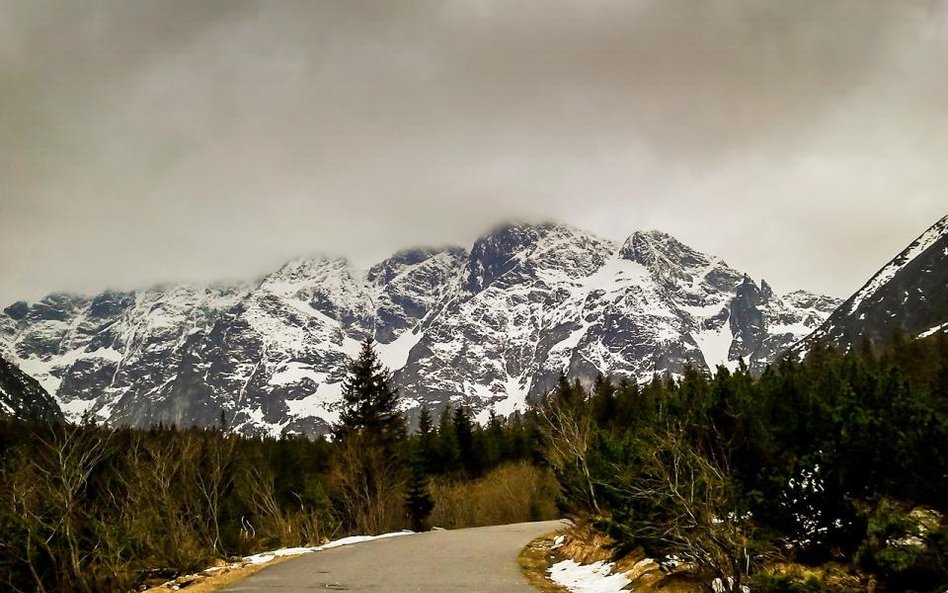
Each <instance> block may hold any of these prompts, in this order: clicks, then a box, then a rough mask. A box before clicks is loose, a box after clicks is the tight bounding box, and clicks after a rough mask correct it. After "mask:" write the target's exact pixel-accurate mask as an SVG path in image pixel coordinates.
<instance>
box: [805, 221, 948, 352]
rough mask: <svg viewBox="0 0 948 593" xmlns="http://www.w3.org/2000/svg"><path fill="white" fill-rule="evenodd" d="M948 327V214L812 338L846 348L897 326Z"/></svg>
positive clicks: (882, 338) (910, 330)
mask: <svg viewBox="0 0 948 593" xmlns="http://www.w3.org/2000/svg"><path fill="white" fill-rule="evenodd" d="M946 328H948V216H945V217H944V218H942V219H941V220H939V221H938V222H936V223H935V224H934V225H932V226H931V227H929V228H928V229H927V230H926V231H925V232H923V233H922V234H921V235H920V236H919V237H918V238H917V239H916V240H915V241H913V242H912V243H911V244H909V246H908V247H906V248H905V249H904V250H902V252H901V253H899V254H898V255H897V256H895V258H893V259H892V260H891V261H890V262H889V263H887V264H886V265H885V266H883V267H882V269H880V270H879V271H878V272H877V273H876V274H875V275H874V276H873V277H872V278H870V279H869V281H868V282H866V284H865V285H863V287H862V288H860V289H859V290H858V291H856V293H855V294H853V296H851V297H850V298H849V299H847V300H846V301H845V302H844V303H843V304H842V305H841V306H840V307H839V308H838V309H837V310H836V311H835V312H834V313H833V314H832V315H831V316H830V317H829V318H828V319H827V320H826V322H825V323H823V324H822V325H821V326H820V327H819V329H817V330H816V331H815V332H814V333H813V334H812V335H811V336H809V337H808V338H807V340H806V341H804V342H803V343H801V344H800V345H799V346H797V347H796V349H797V350H800V351H802V350H804V349H805V348H806V344H807V343H809V342H810V341H812V340H820V341H822V342H824V343H826V344H829V345H831V346H833V347H836V348H842V349H848V348H852V347H854V346H857V345H858V344H859V342H860V341H861V340H862V339H864V338H868V339H869V340H871V341H872V342H873V343H875V344H883V343H886V342H888V341H889V340H890V339H891V338H892V335H893V332H895V331H901V332H903V333H904V334H906V335H908V336H923V337H924V336H926V335H931V334H933V333H935V332H937V331H939V330H941V329H946Z"/></svg>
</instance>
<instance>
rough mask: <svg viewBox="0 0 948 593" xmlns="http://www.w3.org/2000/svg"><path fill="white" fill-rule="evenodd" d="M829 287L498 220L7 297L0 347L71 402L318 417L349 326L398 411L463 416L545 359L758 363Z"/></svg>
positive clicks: (800, 331) (332, 388)
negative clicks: (387, 244) (370, 352)
mask: <svg viewBox="0 0 948 593" xmlns="http://www.w3.org/2000/svg"><path fill="white" fill-rule="evenodd" d="M837 305H838V301H837V300H836V299H833V298H831V297H823V296H818V295H812V294H810V293H806V292H803V291H797V292H793V293H790V294H787V295H782V296H781V295H776V294H774V292H773V291H772V290H771V289H770V287H769V286H768V285H767V284H766V283H765V282H763V281H761V282H760V283H759V284H758V283H756V282H754V281H753V280H752V279H751V278H749V277H748V276H746V275H745V274H743V273H741V272H738V271H736V270H734V269H733V268H731V267H729V266H728V265H727V264H726V263H725V262H724V261H722V260H721V259H720V258H716V257H713V256H709V255H706V254H703V253H700V252H699V251H697V250H694V249H692V248H690V247H688V246H686V245H684V244H682V243H681V242H679V241H677V240H676V239H675V238H673V237H671V236H670V235H667V234H665V233H662V232H658V231H648V232H636V233H634V234H632V235H631V236H630V237H629V238H628V239H626V240H625V241H624V242H616V241H611V240H608V239H603V238H601V237H597V236H595V235H594V234H592V233H588V232H586V231H583V230H580V229H576V228H572V227H569V226H565V225H556V224H542V225H525V224H524V225H507V226H504V227H501V228H498V229H495V230H494V231H492V232H490V233H488V234H486V235H484V236H482V237H481V238H479V239H478V240H477V241H475V243H474V244H473V245H472V246H471V248H470V250H466V249H463V248H459V247H449V248H442V249H414V250H406V251H401V252H398V253H396V254H395V255H393V256H392V257H390V258H387V259H385V260H384V261H382V262H380V263H378V264H377V265H375V266H373V267H372V268H370V269H369V270H367V271H359V270H356V269H354V268H353V267H352V266H351V265H350V264H349V263H348V262H347V261H346V260H344V259H339V258H304V259H299V260H295V261H292V262H289V263H287V264H286V265H284V266H282V267H281V268H280V269H279V270H276V271H275V272H273V273H271V274H269V275H267V276H264V277H263V278H261V279H259V280H258V281H255V282H248V283H244V284H232V285H207V286H196V285H180V286H167V287H158V288H153V289H149V290H143V291H135V292H117V291H106V292H103V293H101V294H99V295H95V296H92V297H84V296H74V295H65V294H54V295H50V296H48V297H46V298H44V299H42V300H41V301H40V302H38V303H32V304H27V303H22V302H20V303H15V304H13V305H11V306H9V307H7V308H6V309H4V312H3V313H2V314H0V355H3V356H6V357H7V358H9V359H10V360H14V361H15V362H16V363H17V364H18V365H19V366H20V368H22V369H23V370H24V371H25V372H27V373H29V374H30V375H32V376H34V377H36V378H37V379H38V380H39V381H40V383H42V385H43V386H44V387H45V388H46V389H47V390H48V391H49V392H50V393H51V394H53V395H54V396H55V398H56V400H57V401H58V402H59V404H60V406H61V407H62V409H63V412H64V413H65V414H66V416H67V417H68V418H71V419H76V418H79V417H81V416H83V415H87V416H89V417H91V418H93V419H96V420H99V421H104V422H109V423H113V424H132V425H137V426H148V425H153V424H156V423H158V422H163V423H166V424H168V423H174V424H178V425H181V426H185V425H217V424H219V423H220V422H222V421H223V422H224V423H225V424H226V425H227V426H228V427H229V428H230V429H233V430H236V431H239V432H243V433H248V434H280V433H281V432H294V433H304V434H319V433H322V432H325V431H326V430H327V428H328V426H329V424H330V423H332V422H333V421H334V420H335V419H336V418H337V412H336V411H335V410H334V403H335V402H337V401H338V400H339V398H340V394H341V380H342V378H343V376H344V374H345V369H346V365H347V363H348V361H349V360H350V359H351V357H353V356H354V355H355V354H356V353H357V351H358V347H359V344H360V342H361V341H362V340H363V339H364V338H365V337H367V336H369V335H371V336H373V337H374V338H375V339H376V340H377V342H378V350H379V354H380V356H381V358H382V361H383V362H384V363H385V364H386V365H387V366H388V367H389V368H390V369H391V370H392V372H393V378H394V379H395V381H396V382H397V384H398V385H399V388H400V389H401V393H402V395H403V396H404V401H405V408H406V410H407V411H409V413H411V412H412V411H413V410H417V408H418V407H419V406H420V405H421V404H422V403H427V404H428V405H430V406H433V407H435V408H439V407H443V406H444V405H447V404H449V403H452V404H455V405H457V404H459V403H463V404H466V405H470V406H472V407H473V408H474V410H475V412H477V413H478V414H479V415H480V417H481V418H482V419H483V418H486V416H487V414H489V413H490V411H491V410H493V411H494V412H496V413H500V414H509V413H512V412H515V411H518V410H523V409H525V407H526V402H527V400H528V398H530V397H533V396H536V395H538V394H541V393H543V392H544V391H546V390H547V389H548V388H549V387H550V386H551V385H552V384H553V383H554V382H555V380H556V377H557V376H558V375H559V373H560V372H567V373H569V374H570V375H571V376H575V377H578V378H582V379H586V380H591V379H592V378H593V377H595V375H596V374H597V373H599V372H602V373H605V374H611V375H621V376H629V377H635V378H637V379H643V380H644V379H647V378H649V377H650V376H651V375H652V374H653V373H665V372H667V373H671V374H678V373H681V372H682V371H683V369H684V368H685V366H686V365H694V366H699V367H711V368H713V367H715V366H716V365H719V364H723V365H725V366H731V367H733V366H734V365H736V364H737V360H738V359H739V358H743V359H744V360H745V361H747V364H748V365H750V366H752V367H756V368H760V367H762V366H763V365H765V364H767V363H768V362H770V361H771V360H773V358H774V357H775V356H776V355H777V354H778V353H780V352H781V351H783V350H785V349H786V348H787V347H789V346H790V345H791V344H793V343H795V342H797V341H799V340H800V339H801V338H803V337H804V336H806V335H808V334H809V333H810V332H811V331H813V330H814V329H815V328H817V327H818V326H819V325H820V324H821V323H822V322H823V321H824V320H825V319H826V318H827V317H828V316H829V314H830V313H831V312H832V311H833V310H834V309H835V308H836V306H837Z"/></svg>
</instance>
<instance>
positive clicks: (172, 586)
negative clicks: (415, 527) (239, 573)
mask: <svg viewBox="0 0 948 593" xmlns="http://www.w3.org/2000/svg"><path fill="white" fill-rule="evenodd" d="M414 533H415V532H414V531H408V530H407V529H406V530H405V531H395V532H392V533H383V534H381V535H353V536H351V537H344V538H342V539H337V540H334V541H331V542H328V543H325V544H323V545H321V546H304V547H296V548H280V549H278V550H270V551H269V552H261V553H259V554H253V555H252V556H244V557H243V559H241V560H240V561H238V562H231V563H229V564H224V565H223V566H212V567H211V568H207V569H204V570H202V571H201V572H199V573H196V574H189V575H184V576H180V577H178V578H176V579H172V580H170V581H168V582H167V583H164V584H162V585H159V586H158V587H154V588H152V589H149V590H148V591H163V590H171V591H178V590H180V589H181V588H183V587H187V586H188V585H190V584H192V583H194V582H199V581H201V580H203V579H205V578H208V577H212V576H213V575H215V574H216V573H218V572H222V571H223V572H226V571H230V570H236V569H240V568H244V567H246V566H254V565H260V564H266V563H267V562H270V561H271V560H275V559H277V558H283V557H287V556H299V555H302V554H309V553H312V552H320V551H322V550H329V549H332V548H338V547H341V546H348V545H351V544H359V543H362V542H368V541H372V540H376V539H386V538H389V537H397V536H400V535H413V534H414Z"/></svg>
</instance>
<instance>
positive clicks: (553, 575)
mask: <svg viewBox="0 0 948 593" xmlns="http://www.w3.org/2000/svg"><path fill="white" fill-rule="evenodd" d="M613 568H615V564H613V563H611V562H596V563H593V564H579V563H577V562H574V561H573V560H563V561H562V562H557V563H556V564H554V565H553V566H551V567H550V568H549V573H550V579H551V580H552V581H553V582H554V583H556V584H558V585H562V586H563V587H566V588H567V589H569V590H570V591H573V593H619V592H620V591H624V590H625V587H627V586H628V585H629V584H631V582H632V581H630V580H629V579H628V578H627V577H626V576H625V575H624V574H622V573H618V574H612V570H613Z"/></svg>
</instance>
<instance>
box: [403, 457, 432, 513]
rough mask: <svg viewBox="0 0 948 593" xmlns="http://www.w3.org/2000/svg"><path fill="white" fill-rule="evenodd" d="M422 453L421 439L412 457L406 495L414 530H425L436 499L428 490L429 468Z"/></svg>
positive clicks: (406, 503)
mask: <svg viewBox="0 0 948 593" xmlns="http://www.w3.org/2000/svg"><path fill="white" fill-rule="evenodd" d="M425 466H426V461H425V457H424V455H423V453H422V448H421V441H418V443H417V445H416V446H415V447H414V451H413V454H412V459H411V473H410V475H409V477H408V492H407V495H406V497H405V510H406V511H407V512H408V517H409V518H410V519H411V528H412V530H413V531H425V530H427V528H428V517H430V516H431V511H432V510H434V501H433V500H432V498H431V493H430V492H429V490H428V470H427V468H426V467H425Z"/></svg>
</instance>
